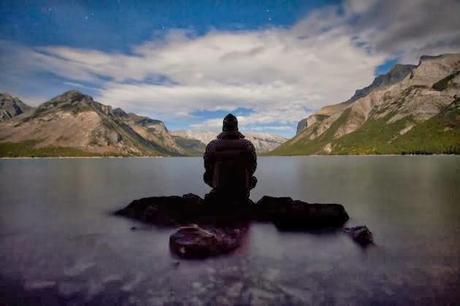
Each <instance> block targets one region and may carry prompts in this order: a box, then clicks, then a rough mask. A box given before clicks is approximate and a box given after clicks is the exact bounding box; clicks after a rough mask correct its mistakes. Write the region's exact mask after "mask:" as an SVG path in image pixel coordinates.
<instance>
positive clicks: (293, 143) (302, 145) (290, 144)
mask: <svg viewBox="0 0 460 306" xmlns="http://www.w3.org/2000/svg"><path fill="white" fill-rule="evenodd" d="M349 115H350V109H347V110H345V111H344V112H343V113H342V115H340V117H339V118H337V120H335V121H334V123H332V125H331V126H330V127H329V129H327V131H326V132H324V133H323V134H322V135H321V136H319V137H318V138H316V139H313V140H309V139H308V137H307V135H305V132H304V133H302V134H300V135H298V136H297V137H295V138H293V139H291V140H288V141H287V142H285V143H283V144H282V145H280V146H279V147H278V148H276V149H275V150H273V151H271V152H268V153H267V154H266V155H309V154H319V153H320V151H321V150H322V148H323V147H324V146H325V145H326V144H328V143H330V142H332V141H333V139H334V134H335V133H336V132H337V130H338V128H339V127H340V126H341V125H342V124H344V123H345V122H346V121H347V119H348V117H349Z"/></svg>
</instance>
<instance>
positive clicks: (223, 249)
mask: <svg viewBox="0 0 460 306" xmlns="http://www.w3.org/2000/svg"><path fill="white" fill-rule="evenodd" d="M247 228H248V226H247V224H238V225H236V224H235V225H233V226H227V227H199V226H197V225H194V226H186V227H182V228H180V229H179V230H178V231H177V232H175V233H174V234H173V235H171V236H170V237H169V247H170V249H171V251H172V252H173V253H174V254H176V255H177V256H179V257H181V258H190V259H192V258H206V257H209V256H215V255H220V254H225V253H228V252H230V251H232V250H234V249H235V248H237V247H238V246H239V245H240V244H241V241H242V238H243V236H244V234H245V233H246V231H247Z"/></svg>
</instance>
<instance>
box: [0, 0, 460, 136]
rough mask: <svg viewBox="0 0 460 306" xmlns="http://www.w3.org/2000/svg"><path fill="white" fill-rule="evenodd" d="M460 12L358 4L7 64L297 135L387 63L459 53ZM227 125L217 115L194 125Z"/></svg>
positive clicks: (134, 104)
mask: <svg viewBox="0 0 460 306" xmlns="http://www.w3.org/2000/svg"><path fill="white" fill-rule="evenodd" d="M459 11H460V4H459V2H458V1H455V0H441V1H428V0H414V1H393V0H389V1H376V0H373V1H367V0H349V1H346V2H344V3H343V4H342V5H341V6H329V7H325V8H321V9H317V10H314V11H312V12H311V13H310V14H309V15H308V16H305V18H303V19H301V20H300V21H298V22H297V23H296V24H294V25H292V26H290V27H268V28H262V29H256V30H240V31H235V30H233V31H218V30H211V31H209V32H207V33H205V34H200V35H198V34H196V33H194V32H193V31H189V30H170V31H168V32H166V34H165V35H163V36H162V37H161V38H158V37H157V36H156V37H155V38H152V39H151V40H148V41H146V42H144V43H142V44H139V45H136V46H133V47H132V48H131V50H130V52H125V53H122V52H103V51H98V50H90V49H82V48H70V47H66V46H43V47H39V48H33V49H30V48H25V47H19V46H13V47H10V49H17V50H18V52H11V54H10V55H8V56H5V57H4V59H5V60H4V62H5V63H6V65H7V67H10V68H9V69H10V70H12V71H15V72H17V71H18V69H19V70H21V68H20V67H23V68H24V69H23V70H24V71H27V72H30V71H47V72H50V73H52V74H54V75H57V76H59V77H61V78H64V79H66V82H67V84H72V83H73V84H74V85H75V84H78V85H75V86H76V87H81V88H83V91H84V88H85V87H86V88H91V89H94V88H92V87H93V86H94V87H97V90H95V91H94V92H96V94H95V98H96V100H98V101H100V102H102V103H106V104H110V105H113V106H115V107H122V108H124V109H126V110H127V111H133V112H138V113H141V114H146V115H150V116H152V117H157V118H168V119H170V120H182V119H186V118H190V117H191V116H192V115H191V114H192V113H193V112H195V111H216V110H225V111H232V110H235V109H237V108H246V109H251V110H252V112H251V113H250V114H248V115H246V116H242V117H240V118H239V119H240V122H241V125H242V126H244V127H246V128H247V129H253V130H263V129H264V127H265V128H267V129H269V130H273V131H275V130H283V131H286V130H290V131H291V132H293V131H294V130H295V126H296V124H297V122H298V120H300V119H302V118H304V117H305V116H307V115H308V114H310V113H311V112H312V111H314V110H317V109H319V108H320V107H322V106H325V105H330V104H333V103H338V102H341V101H344V100H346V99H348V98H349V97H350V96H351V95H352V94H353V93H354V91H355V90H356V89H358V88H361V87H364V86H366V85H368V84H369V83H370V82H372V80H373V78H374V72H375V68H376V67H377V66H378V65H380V64H382V63H384V62H385V61H386V60H389V59H394V58H396V59H399V60H400V61H403V62H411V63H414V62H417V60H418V57H419V56H420V55H421V54H437V53H440V52H449V51H450V52H452V51H458V50H459V49H460V38H459V37H460V18H458V16H456V14H457V13H458V12H459ZM2 44H4V42H3V43H2V42H0V45H2ZM22 58H24V61H22V60H21V59H22ZM2 62H3V61H2ZM14 62H18V63H25V64H19V68H18V67H14V65H11V63H14ZM8 63H10V64H8ZM82 83H83V84H82ZM88 84H90V85H88ZM220 125H221V119H220V118H219V119H215V118H210V119H209V120H204V121H201V122H198V123H196V122H195V123H191V124H190V126H189V127H191V128H196V129H217V128H219V127H220Z"/></svg>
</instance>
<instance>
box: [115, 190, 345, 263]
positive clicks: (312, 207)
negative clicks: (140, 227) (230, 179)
mask: <svg viewBox="0 0 460 306" xmlns="http://www.w3.org/2000/svg"><path fill="white" fill-rule="evenodd" d="M115 214H116V215H121V216H125V217H129V218H133V219H136V220H140V221H143V222H146V223H150V224H155V225H158V226H185V227H182V228H180V229H179V230H178V231H177V232H176V233H174V234H173V235H172V236H171V237H170V241H169V243H170V249H171V251H172V252H173V253H174V254H176V255H178V256H179V257H181V258H205V257H208V256H215V255H219V254H225V253H228V252H230V251H232V250H233V249H235V248H237V247H238V246H239V245H240V244H241V243H242V241H243V238H244V235H245V233H246V231H247V228H248V226H249V223H250V221H252V220H255V221H269V222H273V223H274V224H275V225H276V227H277V228H278V229H280V230H304V229H312V228H315V229H316V228H331V227H332V228H339V227H342V226H343V224H344V223H345V222H346V221H347V220H348V214H347V213H346V211H345V209H344V207H343V206H342V205H340V204H316V203H315V204H309V203H306V202H303V201H297V200H293V199H292V198H289V197H270V196H264V197H263V198H262V199H260V200H259V201H258V202H257V203H256V204H254V202H252V201H251V200H241V201H236V202H235V201H232V202H228V201H226V200H225V199H220V198H219V197H216V196H207V197H206V198H205V199H204V200H203V199H202V198H200V197H199V196H197V195H195V194H186V195H183V196H161V197H149V198H143V199H139V200H135V201H133V202H131V203H130V204H129V205H128V206H127V207H125V208H123V209H121V210H119V211H117V212H115ZM190 224H197V226H189V225H190ZM135 229H137V227H133V228H132V230H135Z"/></svg>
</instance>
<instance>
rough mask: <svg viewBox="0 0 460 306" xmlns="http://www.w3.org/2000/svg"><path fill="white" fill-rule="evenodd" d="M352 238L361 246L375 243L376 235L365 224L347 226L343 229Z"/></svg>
mask: <svg viewBox="0 0 460 306" xmlns="http://www.w3.org/2000/svg"><path fill="white" fill-rule="evenodd" d="M343 230H344V232H345V233H348V234H349V235H350V236H351V238H352V239H353V240H354V241H356V242H357V243H358V244H359V245H361V246H369V245H371V244H374V235H373V234H372V232H371V231H370V230H369V229H368V228H367V226H365V225H360V226H355V227H347V228H344V229H343Z"/></svg>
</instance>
